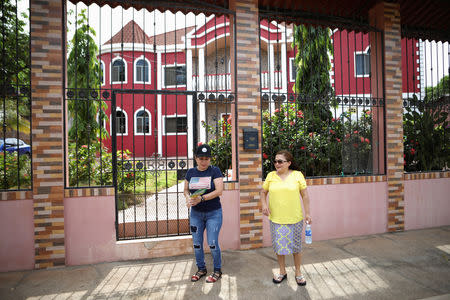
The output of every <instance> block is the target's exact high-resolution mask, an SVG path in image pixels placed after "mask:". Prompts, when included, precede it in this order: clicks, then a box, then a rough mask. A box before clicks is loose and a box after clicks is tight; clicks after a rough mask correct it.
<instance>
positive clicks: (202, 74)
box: [198, 48, 208, 143]
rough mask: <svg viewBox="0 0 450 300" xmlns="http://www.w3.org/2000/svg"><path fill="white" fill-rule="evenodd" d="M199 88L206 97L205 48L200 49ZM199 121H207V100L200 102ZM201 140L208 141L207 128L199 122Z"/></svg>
mask: <svg viewBox="0 0 450 300" xmlns="http://www.w3.org/2000/svg"><path fill="white" fill-rule="evenodd" d="M198 75H199V76H198V79H199V80H198V84H199V87H198V90H199V91H203V92H204V95H205V99H206V98H207V97H208V95H207V94H206V91H205V75H206V74H205V49H204V48H201V49H199V50H198ZM198 113H199V116H200V118H199V121H200V122H202V121H205V122H206V105H205V102H199V105H198ZM198 128H199V139H200V140H199V142H202V143H206V130H205V129H204V128H203V127H202V126H201V123H200V124H199V127H198Z"/></svg>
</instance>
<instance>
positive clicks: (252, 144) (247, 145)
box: [244, 128, 258, 150]
mask: <svg viewBox="0 0 450 300" xmlns="http://www.w3.org/2000/svg"><path fill="white" fill-rule="evenodd" d="M244 149H247V150H251V149H258V129H255V128H244Z"/></svg>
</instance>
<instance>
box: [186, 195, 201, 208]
mask: <svg viewBox="0 0 450 300" xmlns="http://www.w3.org/2000/svg"><path fill="white" fill-rule="evenodd" d="M201 201H202V199H201V198H200V196H195V197H192V198H191V199H190V201H189V206H196V205H197V204H199V203H200V202H201Z"/></svg>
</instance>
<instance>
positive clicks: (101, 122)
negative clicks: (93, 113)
mask: <svg viewBox="0 0 450 300" xmlns="http://www.w3.org/2000/svg"><path fill="white" fill-rule="evenodd" d="M101 11H102V8H101V7H99V8H98V12H99V16H98V18H99V22H98V23H99V37H98V45H99V51H98V59H99V61H98V68H99V80H100V84H99V86H98V95H99V97H98V99H97V100H98V101H99V103H98V107H99V109H98V114H99V116H100V120H99V121H100V124H99V136H100V147H99V148H100V149H99V150H100V151H99V152H100V186H104V185H106V183H105V182H104V181H103V130H106V128H104V126H103V124H106V120H105V123H103V122H104V119H103V118H104V116H103V114H104V111H103V100H102V84H103V78H105V77H106V75H105V74H106V70H105V69H106V68H105V65H104V64H103V70H102V59H101V55H102V13H101ZM104 76H105V77H104ZM105 81H106V78H105ZM95 89H97V87H95Z"/></svg>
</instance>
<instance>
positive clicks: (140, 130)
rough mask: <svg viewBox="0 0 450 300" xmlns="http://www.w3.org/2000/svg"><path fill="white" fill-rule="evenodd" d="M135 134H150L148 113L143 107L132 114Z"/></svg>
mask: <svg viewBox="0 0 450 300" xmlns="http://www.w3.org/2000/svg"><path fill="white" fill-rule="evenodd" d="M134 118H135V122H134V124H135V128H134V132H135V134H137V135H139V134H150V113H149V112H148V111H147V110H145V109H143V108H142V109H140V110H139V111H137V112H136V113H135V115H134Z"/></svg>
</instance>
